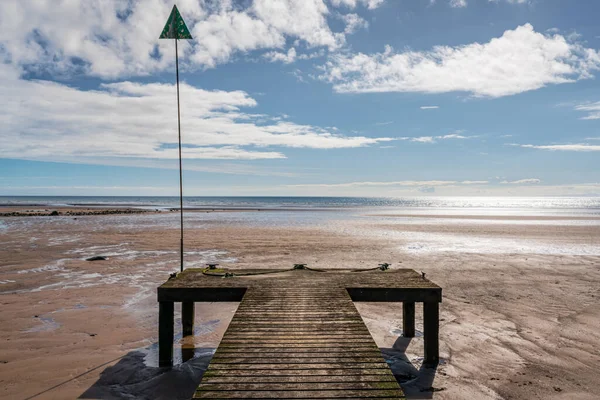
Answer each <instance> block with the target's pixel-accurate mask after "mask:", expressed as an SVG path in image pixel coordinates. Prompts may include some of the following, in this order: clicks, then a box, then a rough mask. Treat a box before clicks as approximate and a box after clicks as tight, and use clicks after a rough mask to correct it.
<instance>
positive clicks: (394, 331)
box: [390, 328, 423, 337]
mask: <svg viewBox="0 0 600 400" xmlns="http://www.w3.org/2000/svg"><path fill="white" fill-rule="evenodd" d="M390 333H391V334H392V335H394V336H404V331H403V330H402V329H398V328H395V329H391V330H390ZM422 336H423V332H421V331H418V330H416V329H415V336H414V337H422Z"/></svg>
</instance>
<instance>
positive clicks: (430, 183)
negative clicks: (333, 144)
mask: <svg viewBox="0 0 600 400" xmlns="http://www.w3.org/2000/svg"><path fill="white" fill-rule="evenodd" d="M487 183H489V182H488V181H435V180H433V181H391V182H368V181H367V182H346V183H311V184H296V185H287V186H290V187H352V186H425V187H429V186H448V185H485V184H487Z"/></svg>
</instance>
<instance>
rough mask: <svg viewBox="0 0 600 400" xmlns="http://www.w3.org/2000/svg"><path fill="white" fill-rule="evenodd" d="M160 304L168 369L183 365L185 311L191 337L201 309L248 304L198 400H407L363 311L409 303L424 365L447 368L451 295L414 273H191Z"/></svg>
mask: <svg viewBox="0 0 600 400" xmlns="http://www.w3.org/2000/svg"><path fill="white" fill-rule="evenodd" d="M257 274H259V275H257ZM263 274H264V275H263ZM158 301H159V365H160V366H163V367H168V366H171V365H172V360H173V336H174V303H175V302H181V303H182V316H181V319H182V325H183V335H184V336H186V335H191V334H193V327H194V303H195V302H198V301H202V302H205V301H206V302H213V301H237V302H241V304H240V306H239V307H238V310H237V311H236V313H235V315H234V317H233V320H232V321H231V324H230V325H229V327H228V329H227V331H226V332H225V335H224V336H223V339H222V341H221V343H220V344H219V347H218V349H217V351H216V353H215V355H214V357H213V359H212V361H211V363H210V364H209V366H208V369H207V371H206V372H205V374H204V375H203V378H202V381H201V383H200V386H199V387H198V389H197V391H196V392H195V395H194V398H204V399H249V398H254V399H257V398H261V399H364V398H367V399H368V398H372V399H374V398H376V399H404V395H403V393H402V390H401V388H400V386H399V385H398V383H397V382H396V380H395V379H394V376H393V375H392V373H391V371H390V369H389V368H388V365H387V364H386V363H385V361H384V360H383V357H382V355H381V352H380V350H379V348H378V347H377V345H376V344H375V342H374V341H373V339H372V338H371V335H370V334H369V331H368V329H367V327H366V326H365V324H364V322H363V320H362V318H361V317H360V315H359V314H358V311H357V310H356V308H355V307H354V304H353V302H356V301H369V302H401V303H402V315H403V317H402V324H403V331H404V336H407V337H412V336H414V334H415V303H423V339H424V350H425V354H424V356H425V357H424V364H430V365H435V364H437V363H438V361H439V343H438V334H439V303H440V302H441V301H442V289H441V288H440V287H439V286H437V285H436V284H434V283H433V282H431V281H429V280H428V279H425V277H424V276H422V275H421V274H418V273H416V272H415V271H413V270H410V269H397V270H388V271H378V270H375V271H368V272H356V271H352V272H348V271H346V272H343V271H339V270H328V271H319V270H310V269H300V270H296V269H292V270H290V269H286V270H279V271H273V270H268V271H267V270H201V269H187V270H185V271H183V272H182V273H180V274H177V276H176V277H173V278H171V279H169V280H168V281H167V282H165V283H164V284H163V285H161V286H160V287H159V288H158Z"/></svg>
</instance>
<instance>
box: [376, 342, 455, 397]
mask: <svg viewBox="0 0 600 400" xmlns="http://www.w3.org/2000/svg"><path fill="white" fill-rule="evenodd" d="M410 342H411V338H407V337H402V336H400V337H399V338H398V339H396V342H395V343H394V345H393V346H392V348H382V349H381V353H382V354H383V358H384V359H385V361H386V362H387V363H388V365H389V366H390V369H391V370H392V373H393V374H394V376H395V377H396V380H397V381H398V383H400V385H401V386H402V390H404V394H405V395H406V398H407V399H431V398H433V392H434V391H439V390H443V389H436V388H434V387H433V381H434V379H435V374H436V372H437V365H434V366H425V365H421V367H420V368H419V369H417V368H416V367H415V366H414V365H413V364H412V363H411V362H410V360H409V359H408V358H407V357H406V349H407V348H408V345H409V344H410Z"/></svg>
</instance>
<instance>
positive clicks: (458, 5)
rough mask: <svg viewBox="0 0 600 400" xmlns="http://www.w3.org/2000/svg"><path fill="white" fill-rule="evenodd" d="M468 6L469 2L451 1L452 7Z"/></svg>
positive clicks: (462, 0) (463, 0) (464, 0)
mask: <svg viewBox="0 0 600 400" xmlns="http://www.w3.org/2000/svg"><path fill="white" fill-rule="evenodd" d="M466 6H467V0H450V7H453V8H462V7H466Z"/></svg>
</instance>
